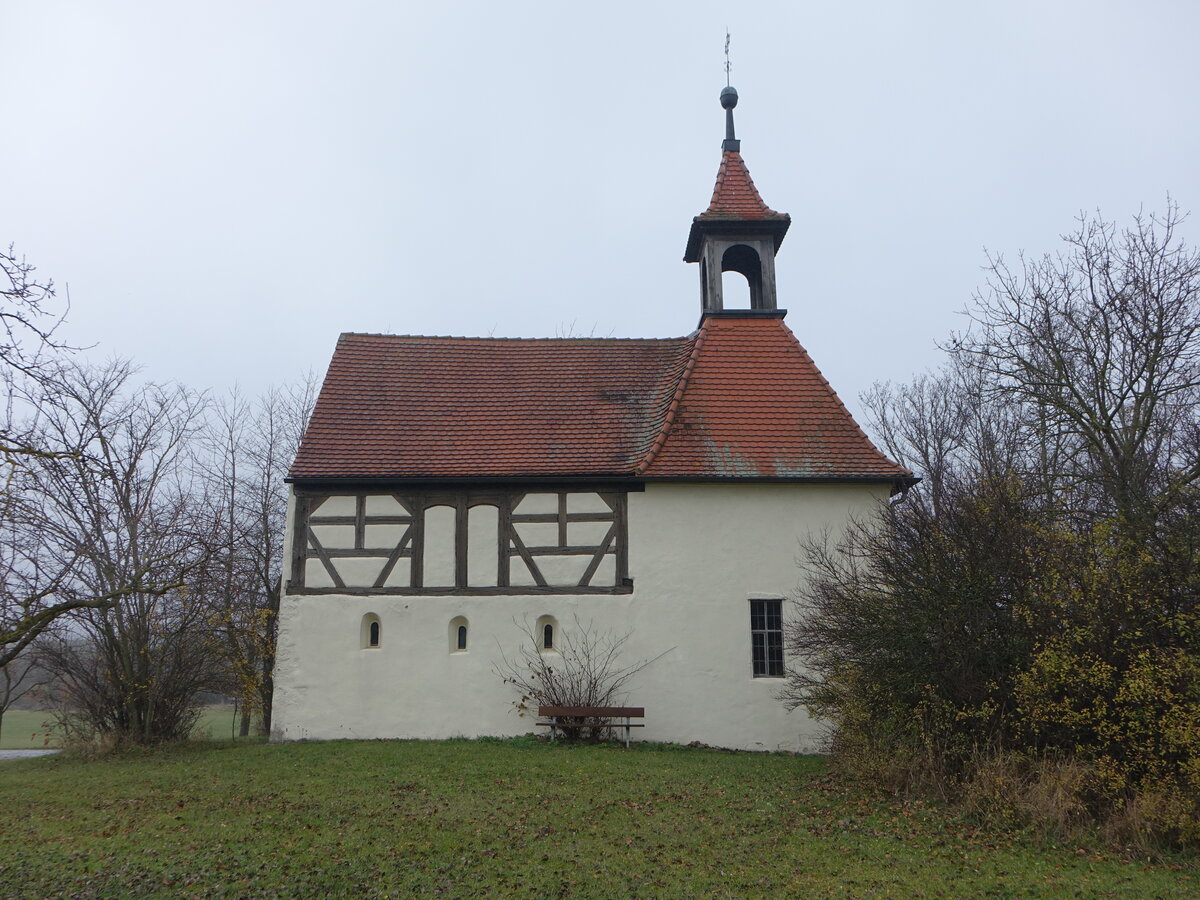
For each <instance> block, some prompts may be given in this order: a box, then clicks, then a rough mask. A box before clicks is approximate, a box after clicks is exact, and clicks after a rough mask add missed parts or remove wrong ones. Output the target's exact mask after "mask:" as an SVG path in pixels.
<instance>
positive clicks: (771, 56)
mask: <svg viewBox="0 0 1200 900" xmlns="http://www.w3.org/2000/svg"><path fill="white" fill-rule="evenodd" d="M726 26H728V27H729V29H730V31H731V32H732V35H733V42H732V59H733V73H732V81H733V84H734V86H735V87H737V89H738V91H739V93H740V95H741V102H740V104H739V106H738V109H737V126H738V137H739V138H741V140H742V154H743V157H744V158H745V160H746V162H747V165H748V166H749V168H750V171H751V174H752V175H753V177H754V180H755V183H756V184H757V186H758V188H759V190H760V192H761V193H762V195H763V198H764V199H765V200H766V202H767V203H768V204H769V205H770V206H772V207H773V208H775V209H777V210H780V211H783V212H788V213H790V214H791V216H792V227H791V231H790V232H789V234H788V236H787V239H786V241H785V242H784V244H783V246H782V248H781V251H780V256H779V259H778V280H779V300H780V305H781V306H783V307H785V308H787V309H788V310H789V315H788V318H787V322H788V324H789V325H790V326H791V328H792V330H793V331H794V332H795V333H796V335H797V337H798V338H799V340H800V342H801V343H802V344H804V345H805V346H806V347H807V348H808V349H809V351H810V352H811V354H812V355H813V357H814V359H815V360H816V362H817V365H818V366H820V367H821V368H822V370H823V371H824V373H825V374H826V376H827V377H828V378H829V380H830V381H831V383H832V384H833V385H834V387H835V388H836V389H837V390H838V391H839V393H840V394H841V395H842V397H843V398H844V399H845V400H846V401H847V403H848V404H849V405H850V406H851V408H852V409H854V410H857V409H858V404H857V402H856V398H857V395H858V393H859V392H860V391H862V390H864V389H865V388H867V387H868V386H869V385H870V384H871V382H872V381H874V380H876V379H892V380H904V379H907V378H909V377H910V376H911V375H912V374H913V373H914V372H916V371H918V370H921V369H924V368H927V367H929V366H931V365H934V364H936V362H937V360H938V358H939V353H938V351H937V349H936V344H937V342H938V341H942V340H944V339H945V338H946V336H947V335H948V334H949V332H950V331H951V330H952V329H955V328H958V327H960V326H961V325H962V322H963V320H962V317H961V316H960V315H958V312H959V311H960V310H962V309H963V307H964V305H965V304H966V303H967V301H968V300H969V298H970V295H971V293H972V291H973V289H975V288H976V287H977V286H978V285H979V284H980V283H981V282H982V280H983V273H982V271H981V266H982V265H983V264H984V254H983V250H984V248H985V247H986V248H988V249H990V250H993V251H996V252H1001V253H1004V254H1006V255H1008V256H1015V254H1016V252H1017V251H1018V250H1021V249H1025V250H1026V251H1029V252H1034V253H1040V252H1043V251H1045V250H1047V249H1053V247H1054V246H1055V244H1056V243H1057V236H1058V235H1060V234H1061V233H1063V232H1065V231H1067V230H1069V228H1070V227H1071V224H1072V219H1073V217H1074V216H1076V215H1077V214H1078V213H1079V211H1081V210H1094V209H1096V208H1099V209H1101V210H1102V211H1103V213H1104V214H1105V215H1107V216H1108V217H1110V218H1115V219H1118V220H1120V221H1122V222H1124V221H1127V220H1128V218H1129V216H1130V215H1131V214H1132V213H1134V212H1136V211H1137V210H1138V209H1139V208H1142V207H1144V208H1145V209H1146V210H1157V209H1161V208H1162V207H1163V206H1164V204H1165V201H1166V197H1167V195H1168V193H1169V194H1170V195H1171V196H1172V197H1173V198H1174V199H1175V200H1176V201H1177V202H1178V203H1179V205H1180V206H1181V207H1182V208H1183V209H1184V210H1193V211H1195V215H1193V218H1192V219H1191V220H1190V221H1189V222H1188V223H1187V225H1186V227H1185V229H1184V230H1185V233H1186V234H1187V235H1188V236H1189V238H1190V239H1191V240H1192V242H1193V243H1194V242H1195V239H1196V235H1197V233H1198V232H1200V219H1198V218H1197V216H1200V165H1198V163H1200V123H1198V121H1197V100H1196V92H1197V88H1198V87H1200V52H1197V50H1196V46H1195V41H1196V36H1197V34H1200V4H1197V3H1195V2H1193V0H1178V2H1150V0H1139V2H1127V3H1117V2H1101V0H1086V2H1084V0H1080V2H1054V0H1038V2H1014V0H1005V2H1003V3H998V2H997V3H963V2H961V0H946V2H939V3H932V2H926V3H920V2H905V3H898V2H874V3H871V2H858V3H821V4H817V3H812V2H804V3H801V2H789V3H761V2H755V3H737V4H734V3H728V2H727V3H722V4H717V3H703V2H686V3H685V2H676V3H636V4H635V3H617V2H605V3H602V4H575V3H536V4H535V3H522V2H510V3H496V2H479V3H452V2H444V3H428V2H426V3H404V2H383V0H360V2H353V0H339V2H336V3H334V2H324V3H315V2H301V0H288V2H255V0H208V2H205V3H182V2H161V0H141V2H118V0H77V2H67V0H28V2H25V0H0V89H2V90H3V97H4V106H5V109H6V110H7V115H8V126H7V130H6V134H5V136H4V138H3V140H2V141H0V178H2V179H3V182H2V183H3V188H2V190H0V241H3V242H4V243H6V244H7V243H8V242H9V241H12V242H15V243H16V245H17V249H18V251H20V252H23V253H24V254H25V255H26V256H27V257H28V259H29V261H31V262H33V263H35V264H36V265H37V266H38V267H39V270H40V272H41V274H42V275H44V276H46V277H53V278H54V280H55V281H56V282H57V284H58V285H60V286H63V285H69V287H70V296H71V301H72V304H73V308H72V311H71V315H70V322H69V331H68V336H69V337H70V338H71V339H72V340H74V341H76V342H79V343H86V344H96V345H97V346H96V348H95V349H94V350H92V351H90V352H91V353H94V354H98V355H120V356H129V357H132V358H134V359H135V360H137V361H138V362H140V363H141V364H142V366H143V369H144V372H145V374H146V375H147V377H150V378H153V379H155V380H171V379H176V380H180V381H183V382H185V383H188V384H190V385H193V386H195V387H201V388H212V389H215V390H218V391H223V390H225V389H227V388H228V387H230V386H232V385H233V384H234V383H239V384H240V385H241V386H242V387H243V388H245V389H247V390H250V391H257V390H260V389H261V388H263V387H265V386H266V385H267V384H270V383H282V382H287V381H290V380H294V379H295V378H297V377H298V376H299V375H300V374H301V373H303V372H304V371H306V370H308V369H310V368H311V369H314V370H316V371H317V373H318V374H321V373H323V371H324V367H325V365H326V363H327V361H328V357H329V354H330V352H331V350H332V348H333V344H334V341H335V340H336V338H337V335H338V334H339V333H340V332H342V331H373V332H393V333H407V334H466V335H498V336H499V335H505V336H507V335H516V336H554V335H556V334H564V333H575V334H584V335H587V334H595V335H597V336H608V335H613V336H660V337H665V336H675V335H682V334H687V333H689V332H691V331H692V330H693V329H694V328H695V326H696V324H697V322H698V318H699V311H700V299H699V276H698V274H697V272H696V267H695V266H694V265H691V266H690V265H686V264H685V263H683V262H682V261H681V258H682V255H683V249H684V243H685V240H686V237H687V232H688V226H689V224H690V222H691V218H692V216H694V215H696V214H697V213H699V212H701V211H703V209H704V208H705V206H706V205H707V203H708V200H709V197H710V195H711V192H712V187H713V180H714V176H715V175H716V170H717V166H718V164H719V162H720V142H721V139H722V137H723V136H724V120H723V114H722V111H721V108H720V105H719V103H718V100H717V96H718V94H719V92H720V89H721V87H722V86H723V85H724V71H723V62H724V58H723V55H722V48H723V42H724V35H725V28H726Z"/></svg>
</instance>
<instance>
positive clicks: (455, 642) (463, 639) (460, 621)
mask: <svg viewBox="0 0 1200 900" xmlns="http://www.w3.org/2000/svg"><path fill="white" fill-rule="evenodd" d="M467 626H468V622H467V620H466V618H464V617H463V616H455V617H454V618H453V619H451V620H450V635H449V637H450V652H451V653H466V652H467V638H468V633H469V629H468V627H467Z"/></svg>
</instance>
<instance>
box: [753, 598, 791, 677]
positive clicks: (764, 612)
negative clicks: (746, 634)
mask: <svg viewBox="0 0 1200 900" xmlns="http://www.w3.org/2000/svg"><path fill="white" fill-rule="evenodd" d="M750 641H751V648H752V652H753V657H754V677H755V678H780V677H782V676H783V601H782V600H751V601H750Z"/></svg>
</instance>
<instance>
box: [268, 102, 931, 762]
mask: <svg viewBox="0 0 1200 900" xmlns="http://www.w3.org/2000/svg"><path fill="white" fill-rule="evenodd" d="M736 103H737V92H736V91H734V90H733V88H730V87H727V88H725V89H724V90H723V91H722V93H721V104H722V106H723V107H724V108H725V110H726V139H725V141H724V143H723V145H722V156H721V164H720V168H719V170H718V172H717V180H716V187H715V189H714V190H713V194H712V200H711V202H710V203H709V206H708V208H707V209H706V210H705V211H704V212H703V213H701V214H700V215H698V216H696V217H695V218H694V219H693V220H692V223H691V230H690V233H689V234H688V239H687V247H686V250H685V253H684V259H685V261H686V262H689V263H697V264H698V268H699V273H700V322H699V326H698V327H697V328H696V330H695V331H693V332H692V333H691V334H689V335H688V336H686V337H675V338H658V339H624V338H540V339H524V338H465V337H420V336H412V335H381V334H355V333H348V334H343V335H342V336H341V338H340V339H339V340H338V344H337V348H336V350H335V351H334V355H333V359H332V360H331V362H330V364H329V370H328V373H327V375H326V376H325V381H324V384H323V386H322V388H321V392H320V396H319V398H318V400H317V403H316V407H315V409H314V411H313V414H312V419H311V421H310V423H309V425H308V429H307V431H306V433H305V435H304V439H303V442H302V444H301V447H300V450H299V453H298V455H297V457H296V460H295V463H294V465H293V466H292V469H291V472H290V478H289V481H290V483H291V487H292V500H291V508H290V515H289V524H288V533H287V536H286V542H285V547H288V548H290V552H289V555H288V557H287V559H285V565H284V581H285V584H284V589H283V596H282V600H281V603H280V611H279V640H278V652H277V660H276V668H275V701H274V723H273V727H274V732H273V735H272V738H273V739H275V740H299V739H329V738H445V737H453V736H468V737H470V736H480V735H513V734H522V733H525V732H528V731H532V730H534V721H535V719H534V718H533V717H532V716H531V715H529V714H528V713H526V714H524V715H522V714H521V713H520V712H519V710H518V709H517V701H519V699H520V698H519V696H518V695H517V694H516V692H515V690H514V688H513V687H512V685H510V684H507V683H505V681H504V680H503V678H502V676H501V674H500V670H501V669H502V668H503V665H504V660H506V659H507V660H509V661H513V660H517V659H519V657H520V655H521V652H522V648H523V647H524V648H526V649H527V650H529V651H530V652H534V653H538V654H548V655H549V656H550V660H551V662H553V661H554V659H555V658H556V655H557V654H560V653H562V652H564V648H565V647H567V646H569V645H570V643H571V638H572V637H573V636H574V637H576V638H578V637H579V632H581V631H584V630H586V631H589V632H591V633H592V634H594V635H611V636H615V637H621V636H623V635H628V640H627V641H626V642H625V644H624V646H623V648H622V656H621V658H620V659H619V660H618V663H619V664H620V665H632V664H636V663H638V662H641V661H644V660H653V661H652V662H651V663H650V664H649V665H648V666H646V668H644V669H643V670H642V671H640V672H639V673H638V674H637V675H636V676H634V678H633V679H632V680H631V681H630V683H629V685H628V691H627V695H626V696H623V697H620V698H618V699H619V701H620V702H623V703H626V704H628V705H631V706H641V707H644V708H645V711H646V713H645V720H644V721H645V727H644V729H643V730H642V735H641V737H642V738H643V739H645V740H652V741H672V742H679V743H690V742H692V741H701V742H703V743H706V744H711V745H714V746H719V747H731V748H742V749H755V750H813V749H816V746H817V744H818V742H819V739H820V729H819V728H818V726H817V724H816V723H814V722H812V721H810V720H809V719H808V718H807V716H806V715H805V713H804V711H803V710H795V711H791V712H789V711H787V710H786V709H785V707H784V705H783V703H782V702H781V701H780V700H779V699H778V697H779V691H780V688H781V686H782V681H781V679H782V677H783V675H784V671H785V668H786V667H788V666H791V665H794V664H798V663H797V661H793V660H790V659H788V658H787V655H786V653H785V651H784V647H783V628H784V622H785V619H786V617H787V615H788V612H789V600H788V598H789V596H791V595H792V594H793V593H794V590H795V588H796V585H797V584H798V583H799V582H800V581H801V579H802V578H803V577H804V575H803V571H802V569H801V567H800V561H799V559H798V557H799V556H800V549H799V548H800V543H801V541H802V540H803V539H804V538H806V537H807V536H809V535H813V534H819V533H821V532H823V531H829V530H832V531H835V532H836V531H837V530H838V529H839V528H841V527H842V526H844V524H845V522H846V521H847V518H848V517H851V516H868V515H870V514H871V512H872V510H873V508H874V507H875V506H876V504H878V503H880V502H882V501H885V500H886V499H887V498H888V497H889V496H890V495H891V494H893V493H895V492H897V491H899V490H902V489H904V488H905V487H906V486H908V485H909V484H911V483H912V482H913V481H914V478H913V476H912V473H910V472H909V471H908V470H906V469H904V468H902V467H900V466H898V465H896V464H895V463H893V462H892V461H890V460H889V459H887V457H885V456H884V455H883V454H882V453H880V452H879V450H877V449H876V448H875V447H874V446H873V445H872V444H871V442H870V440H868V438H867V436H866V435H865V434H864V433H863V432H862V430H861V429H860V428H859V427H858V425H857V424H856V423H855V422H854V420H853V419H852V418H851V416H850V414H849V412H848V411H847V410H846V408H845V407H844V406H843V405H842V403H841V401H840V400H839V399H838V397H837V395H836V394H835V393H834V391H833V389H832V388H831V387H830V385H829V383H828V382H827V381H826V380H825V379H824V378H823V377H822V376H821V373H820V371H818V369H817V367H816V366H815V365H814V363H813V361H812V359H811V358H810V357H809V355H808V353H807V352H806V351H805V350H804V348H803V347H802V346H801V345H800V343H799V342H798V341H797V340H796V337H795V336H794V335H793V334H792V332H791V330H790V329H789V328H788V326H787V325H786V324H785V322H784V316H785V310H783V309H780V308H779V303H778V298H777V292H776V282H775V255H776V253H777V252H778V251H779V249H780V246H781V244H782V243H783V239H784V236H785V235H786V234H787V230H788V226H789V224H790V221H791V220H790V218H789V217H788V216H787V215H786V214H785V213H778V212H775V211H774V210H772V209H770V208H769V207H768V206H767V205H766V204H765V203H764V202H763V200H762V198H761V197H760V196H759V193H758V191H757V189H756V188H755V186H754V182H753V181H751V179H750V173H749V171H748V170H747V168H746V164H745V162H743V160H742V156H741V152H740V143H739V141H738V140H737V139H736V137H735V135H734V128H733V108H734V107H735V106H736ZM730 271H733V272H738V273H740V274H741V275H743V276H745V278H746V280H747V281H748V283H749V286H750V291H749V296H750V306H749V308H748V309H727V308H726V305H725V299H724V297H723V296H722V274H723V273H725V272H730ZM573 632H574V634H573ZM533 712H536V710H533Z"/></svg>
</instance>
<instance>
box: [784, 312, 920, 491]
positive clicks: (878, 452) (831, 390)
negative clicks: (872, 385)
mask: <svg viewBox="0 0 1200 900" xmlns="http://www.w3.org/2000/svg"><path fill="white" fill-rule="evenodd" d="M776 321H777V322H778V323H779V327H780V328H782V329H783V331H784V333H785V334H786V335H787V336H788V337H789V338H791V341H792V343H793V344H795V345H796V349H797V350H799V351H800V352H801V353H803V354H804V355H805V357H807V358H808V362H809V365H811V366H812V369H813V372H814V373H815V374H816V376H817V378H819V379H820V381H821V384H823V385H825V387H827V388H829V396H831V397H832V398H833V400H834V402H835V403H837V405H838V407H839V408H840V409H841V410H842V412H844V413H845V414H846V418H847V419H848V420H849V422H850V424H852V425H853V426H854V430H855V431H857V432H858V433H859V435H860V436H861V437H862V439H863V440H864V441H866V442H867V446H868V447H870V448H871V449H872V450H873V451H874V452H875V454H876V455H877V456H878V457H879V458H880V459H882V460H883V461H884V462H887V463H889V464H891V465H893V466H895V467H896V468H897V469H899V470H900V471H902V472H905V473H907V474H908V475H912V474H913V472H912V470H911V469H909V468H908V467H907V466H902V465H900V463H898V462H896V461H895V460H893V459H892V458H891V457H889V456H888V455H887V454H886V453H884V452H883V451H882V450H880V449H879V448H878V447H876V446H875V442H874V441H872V440H871V437H870V435H868V434H867V433H866V432H865V431H863V427H862V426H861V425H859V424H858V420H857V419H856V418H854V416H853V415H851V413H850V410H849V408H848V407H847V406H846V404H845V403H843V402H842V398H841V397H840V396H838V392H837V391H836V390H834V388H833V385H832V384H830V383H829V380H828V379H827V378H826V377H825V373H824V372H822V371H821V370H820V368H819V367H818V366H817V364H816V362H815V361H814V360H813V358H812V356H811V355H809V352H808V351H807V350H806V349H804V345H803V344H801V343H800V339H799V338H797V337H796V333H795V332H794V331H792V329H790V328H788V327H787V326H786V325H785V324H783V319H777V320H776Z"/></svg>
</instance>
